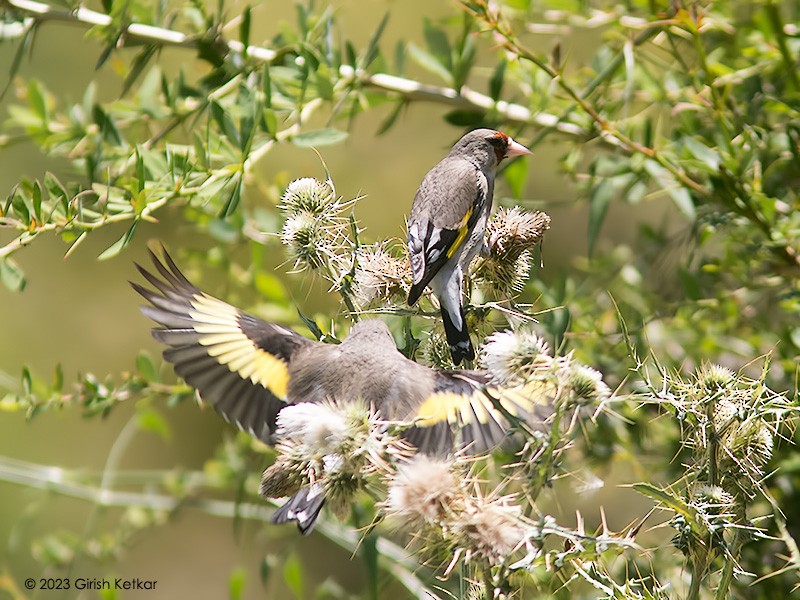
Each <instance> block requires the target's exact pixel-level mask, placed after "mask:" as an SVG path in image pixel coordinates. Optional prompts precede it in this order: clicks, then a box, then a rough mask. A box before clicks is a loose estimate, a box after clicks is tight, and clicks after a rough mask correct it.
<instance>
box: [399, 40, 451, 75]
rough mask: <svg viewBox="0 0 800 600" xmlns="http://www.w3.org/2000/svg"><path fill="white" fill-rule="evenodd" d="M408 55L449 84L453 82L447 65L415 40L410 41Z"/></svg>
mask: <svg viewBox="0 0 800 600" xmlns="http://www.w3.org/2000/svg"><path fill="white" fill-rule="evenodd" d="M408 55H409V56H410V57H411V60H413V61H414V62H415V63H417V64H418V65H419V66H420V67H422V68H423V69H425V70H426V71H428V72H429V73H433V74H434V75H436V76H437V77H439V78H440V79H442V80H443V81H446V82H447V83H449V84H451V83H452V82H453V76H452V74H451V73H450V71H449V70H448V69H447V67H445V66H444V65H443V64H442V63H441V62H439V60H438V59H437V58H436V57H435V56H434V55H433V54H431V53H430V52H428V51H426V50H423V49H422V48H420V47H419V46H417V45H416V44H414V43H413V42H409V44H408Z"/></svg>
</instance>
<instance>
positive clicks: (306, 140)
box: [292, 127, 348, 148]
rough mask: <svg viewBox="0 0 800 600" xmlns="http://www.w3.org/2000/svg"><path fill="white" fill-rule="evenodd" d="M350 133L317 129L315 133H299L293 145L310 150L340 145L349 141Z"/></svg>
mask: <svg viewBox="0 0 800 600" xmlns="http://www.w3.org/2000/svg"><path fill="white" fill-rule="evenodd" d="M347 136H348V133H347V132H346V131H340V130H339V129H334V128H333V127H326V128H324V129H315V130H314V131H305V132H303V133H299V134H297V135H296V136H294V137H293V138H292V143H294V145H295V146H300V147H303V148H308V147H311V146H314V147H319V146H332V145H334V144H339V143H341V142H343V141H344V140H345V139H347Z"/></svg>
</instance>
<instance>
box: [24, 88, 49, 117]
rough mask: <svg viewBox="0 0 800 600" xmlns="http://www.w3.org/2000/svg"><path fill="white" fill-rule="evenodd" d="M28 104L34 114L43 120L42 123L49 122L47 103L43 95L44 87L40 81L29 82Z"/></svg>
mask: <svg viewBox="0 0 800 600" xmlns="http://www.w3.org/2000/svg"><path fill="white" fill-rule="evenodd" d="M28 104H30V106H31V108H32V109H33V112H35V113H36V114H37V115H38V117H39V118H40V119H41V120H42V123H45V124H46V123H47V122H48V121H49V118H48V111H47V101H46V100H45V97H44V94H43V93H42V87H41V85H40V84H39V82H38V81H36V80H35V79H31V80H30V81H29V82H28Z"/></svg>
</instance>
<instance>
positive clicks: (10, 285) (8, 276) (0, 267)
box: [0, 256, 27, 292]
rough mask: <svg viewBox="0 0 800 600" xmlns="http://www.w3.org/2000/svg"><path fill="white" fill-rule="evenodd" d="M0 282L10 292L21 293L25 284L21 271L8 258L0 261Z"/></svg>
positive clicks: (12, 260)
mask: <svg viewBox="0 0 800 600" xmlns="http://www.w3.org/2000/svg"><path fill="white" fill-rule="evenodd" d="M0 281H2V282H3V285H4V286H6V288H7V289H9V290H10V291H12V292H22V291H23V290H25V284H26V283H27V282H26V280H25V274H24V273H23V272H22V269H20V268H19V266H18V265H17V263H16V261H14V259H12V258H10V257H8V256H6V257H5V258H3V259H0Z"/></svg>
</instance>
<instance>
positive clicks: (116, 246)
mask: <svg viewBox="0 0 800 600" xmlns="http://www.w3.org/2000/svg"><path fill="white" fill-rule="evenodd" d="M138 224H139V221H134V222H133V225H131V226H130V228H129V229H128V231H126V232H125V233H124V234H123V236H122V237H121V238H119V239H118V240H117V241H116V242H114V243H113V244H111V245H110V246H109V247H108V248H106V249H105V250H104V251H103V252H102V253H101V254H100V256H98V257H97V260H108V259H109V258H113V257H114V256H116V255H117V254H119V253H120V252H122V251H123V250H124V249H125V248H126V247H127V246H128V244H130V243H131V240H132V239H133V234H134V232H135V231H136V226H137V225H138Z"/></svg>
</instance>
